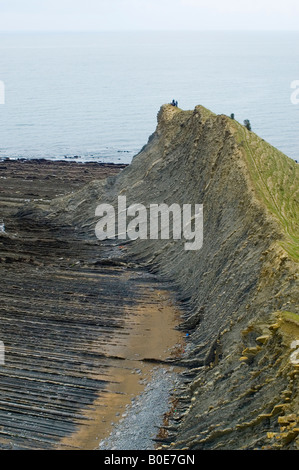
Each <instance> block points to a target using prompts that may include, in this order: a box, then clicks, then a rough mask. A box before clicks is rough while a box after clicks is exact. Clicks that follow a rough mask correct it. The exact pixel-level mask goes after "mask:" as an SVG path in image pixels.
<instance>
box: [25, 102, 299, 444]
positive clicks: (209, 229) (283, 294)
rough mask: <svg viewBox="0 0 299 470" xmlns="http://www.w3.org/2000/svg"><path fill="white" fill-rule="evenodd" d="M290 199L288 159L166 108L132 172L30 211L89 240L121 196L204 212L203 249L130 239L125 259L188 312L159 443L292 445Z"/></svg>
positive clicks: (294, 312) (294, 240)
mask: <svg viewBox="0 0 299 470" xmlns="http://www.w3.org/2000/svg"><path fill="white" fill-rule="evenodd" d="M297 191H298V166H297V165H296V163H295V162H294V161H293V160H291V159H289V158H288V157H286V156H285V155H283V154H282V153H281V152H279V151H278V150H276V149H275V148H273V147H272V146H270V145H269V144H267V143H266V142H264V141H263V139H260V138H259V137H258V136H256V134H254V133H253V132H249V131H248V130H247V129H245V127H244V126H242V125H241V124H239V123H238V122H236V121H234V120H232V119H230V118H228V117H227V116H224V115H215V114H213V113H211V112H210V111H208V110H207V109H205V108H203V107H202V106H197V107H196V108H195V109H194V110H193V111H182V110H180V109H178V108H176V107H172V106H171V105H163V106H162V107H161V109H160V111H159V113H158V125H157V128H156V131H155V132H154V134H153V135H152V136H151V137H150V138H149V141H148V143H147V145H145V146H144V148H143V149H142V150H141V151H140V153H139V154H138V155H136V156H135V157H134V159H133V161H132V163H131V165H129V166H128V167H127V168H125V169H124V170H123V171H122V172H121V173H120V174H118V175H116V176H113V177H110V178H108V179H107V180H105V181H101V182H99V181H93V182H91V183H90V184H88V185H86V186H85V187H84V188H83V189H82V190H80V191H78V192H76V193H74V194H71V195H69V196H67V197H64V198H59V199H56V200H54V201H53V202H52V203H51V205H50V206H49V207H47V208H43V207H42V206H41V207H40V208H39V209H38V210H39V211H40V216H42V217H43V218H46V219H47V220H48V222H49V223H55V224H65V225H68V226H70V227H73V229H76V233H77V235H78V236H79V237H83V238H88V237H91V238H94V237H95V233H94V229H95V225H96V222H97V220H98V218H97V217H95V208H96V206H97V205H98V204H100V203H111V204H114V205H115V207H116V204H117V197H118V196H119V195H125V196H126V197H127V205H130V204H133V203H141V204H144V205H145V206H146V207H149V204H151V203H162V202H163V203H166V204H168V205H171V204H172V203H178V204H180V205H181V206H182V205H183V204H203V211H204V240H203V247H202V248H201V249H200V250H198V251H186V250H185V249H184V243H185V240H183V239H181V240H172V239H170V240H139V239H137V240H135V241H133V242H130V243H127V253H128V258H129V259H134V260H135V261H138V262H139V263H144V264H145V265H146V266H149V267H150V269H151V270H152V271H153V272H155V273H158V274H159V275H160V276H161V277H164V278H165V279H167V280H170V281H171V282H172V284H173V286H174V287H175V288H176V291H177V298H178V300H179V301H180V302H181V303H182V305H183V307H184V311H185V320H184V322H183V324H182V325H181V328H182V329H183V330H184V331H185V332H186V334H188V345H187V348H186V351H185V353H184V355H183V357H182V365H183V366H185V367H186V369H187V371H186V372H185V373H183V374H182V384H181V387H180V388H179V389H177V390H176V392H175V393H176V397H175V398H176V399H178V405H177V406H176V407H175V410H174V412H173V414H172V416H170V417H169V419H168V425H167V426H166V429H165V433H164V434H165V435H166V438H165V443H164V447H166V448H167V447H170V448H176V449H297V448H298V445H299V440H298V433H299V426H298V414H299V401H298V367H299V365H298V361H297V359H296V357H297V356H296V348H297V346H296V345H298V344H299V343H296V341H297V340H298V339H299V317H298V305H297V303H298V278H297V272H298V192H297ZM296 198H297V199H296ZM36 210H37V209H32V211H31V212H30V211H28V210H27V212H26V213H23V214H21V215H23V216H27V217H30V216H32V215H33V214H35V216H36V214H37V212H36ZM122 243H123V241H122V240H121V241H120V244H122ZM298 357H299V353H298Z"/></svg>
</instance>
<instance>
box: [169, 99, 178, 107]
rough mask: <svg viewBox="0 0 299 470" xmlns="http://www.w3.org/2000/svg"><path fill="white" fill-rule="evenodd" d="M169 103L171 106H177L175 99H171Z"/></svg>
mask: <svg viewBox="0 0 299 470" xmlns="http://www.w3.org/2000/svg"><path fill="white" fill-rule="evenodd" d="M170 104H171V105H172V106H176V107H178V102H177V101H176V100H175V99H173V100H172V102H171V103H170Z"/></svg>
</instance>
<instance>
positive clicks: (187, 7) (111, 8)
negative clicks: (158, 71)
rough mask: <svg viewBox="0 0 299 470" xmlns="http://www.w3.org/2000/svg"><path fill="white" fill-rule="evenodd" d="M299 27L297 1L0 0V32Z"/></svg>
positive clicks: (279, 28) (276, 28) (271, 28)
mask: <svg viewBox="0 0 299 470" xmlns="http://www.w3.org/2000/svg"><path fill="white" fill-rule="evenodd" d="M298 29H299V1H298V0H247V1H244V0H0V31H116V30H120V31H122V30H125V31H128V30H129V31H130V30H132V31H134V30H192V31H193V30H298Z"/></svg>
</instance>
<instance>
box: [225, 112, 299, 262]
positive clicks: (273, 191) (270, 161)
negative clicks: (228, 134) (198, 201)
mask: <svg viewBox="0 0 299 470" xmlns="http://www.w3.org/2000/svg"><path fill="white" fill-rule="evenodd" d="M230 128H231V129H232V131H233V133H234V135H235V138H236V140H237V142H238V143H239V144H241V145H240V148H241V149H242V150H243V153H244V156H245V161H246V164H247V167H248V170H249V175H250V178H251V182H252V184H253V186H254V188H255V191H256V195H257V197H258V199H259V200H260V201H262V202H263V203H264V204H265V206H266V208H267V210H268V211H269V212H270V213H271V214H272V215H273V216H274V217H275V218H276V220H277V221H278V222H279V225H280V227H281V228H282V230H283V233H284V235H285V240H283V241H282V246H283V248H284V249H285V250H286V251H287V252H288V254H289V255H290V256H291V257H292V258H293V259H295V260H297V261H298V260H299V194H298V188H299V178H298V176H299V168H298V164H297V163H296V162H295V161H294V160H292V159H291V158H289V157H287V156H286V155H284V154H283V153H282V152H280V151H279V150H277V149H276V148H275V147H273V146H272V145H270V144H269V143H267V142H265V141H264V140H263V139H261V138H260V137H258V136H257V135H256V134H255V133H254V132H250V131H248V130H247V129H246V128H245V127H244V126H243V125H241V124H240V123H238V122H237V121H235V120H230Z"/></svg>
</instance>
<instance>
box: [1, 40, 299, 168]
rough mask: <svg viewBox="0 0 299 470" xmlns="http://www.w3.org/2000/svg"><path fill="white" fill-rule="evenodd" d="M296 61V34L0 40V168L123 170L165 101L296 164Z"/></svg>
mask: <svg viewBox="0 0 299 470" xmlns="http://www.w3.org/2000/svg"><path fill="white" fill-rule="evenodd" d="M298 55H299V32H269V31H268V32H242V31H239V32H219V31H218V32H191V31H188V32H184V31H180V32H147V31H139V32H102V33H98V32H97V33H83V32H82V33H1V34H0V158H1V159H4V158H10V159H17V158H25V159H32V158H47V159H52V160H55V159H59V160H62V159H63V160H72V161H78V162H79V161H80V162H82V161H83V162H87V161H98V162H113V163H130V161H131V160H132V157H133V156H134V155H135V154H136V153H138V152H139V150H140V149H141V148H142V147H143V145H144V144H145V143H146V142H147V140H148V137H149V136H150V135H151V134H152V133H153V132H154V130H155V127H156V123H157V113H158V111H159V109H160V107H161V105H162V104H164V103H170V102H171V101H172V100H173V99H175V100H177V101H178V106H179V107H180V108H182V109H184V110H190V109H194V107H195V106H196V105H199V104H201V105H203V106H205V107H207V108H209V109H210V110H211V111H213V112H214V113H217V114H226V115H231V113H234V115H235V119H236V120H238V121H239V122H241V123H243V121H244V120H245V119H249V120H250V123H251V127H252V130H253V131H254V132H256V133H257V134H258V135H259V136H260V137H262V138H264V139H265V140H267V141H268V142H269V143H271V144H272V145H274V146H275V147H277V148H278V149H280V150H281V151H282V152H284V153H285V154H286V155H288V156H289V157H291V158H293V159H298V160H299V132H298V127H299V126H298V124H299V103H298V102H299V92H298V93H297V94H296V89H298V88H299V60H298V59H299V57H298ZM292 87H293V88H292ZM296 97H297V99H296Z"/></svg>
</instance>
